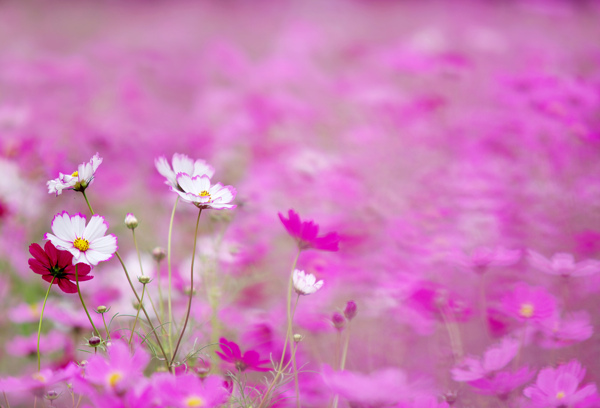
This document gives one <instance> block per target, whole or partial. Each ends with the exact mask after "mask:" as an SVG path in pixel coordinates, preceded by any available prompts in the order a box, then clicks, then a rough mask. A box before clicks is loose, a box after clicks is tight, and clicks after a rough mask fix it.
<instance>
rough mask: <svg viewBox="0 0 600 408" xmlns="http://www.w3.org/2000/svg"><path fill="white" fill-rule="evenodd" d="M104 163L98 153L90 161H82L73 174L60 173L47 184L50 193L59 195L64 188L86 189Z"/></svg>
mask: <svg viewBox="0 0 600 408" xmlns="http://www.w3.org/2000/svg"><path fill="white" fill-rule="evenodd" d="M101 163H102V158H101V157H100V156H99V155H98V153H96V154H95V155H94V156H93V157H92V158H91V159H90V161H89V163H81V164H80V165H79V166H78V167H77V170H76V171H74V172H73V173H71V174H63V173H59V176H58V178H55V179H54V180H49V181H48V182H47V183H46V185H47V186H48V193H50V194H52V193H55V194H56V195H57V196H58V195H60V194H61V193H62V191H63V190H65V189H67V190H75V191H84V190H85V189H86V188H87V187H88V186H89V185H90V184H92V181H94V175H95V174H96V170H97V169H98V166H100V164H101Z"/></svg>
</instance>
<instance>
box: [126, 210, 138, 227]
mask: <svg viewBox="0 0 600 408" xmlns="http://www.w3.org/2000/svg"><path fill="white" fill-rule="evenodd" d="M138 225H139V222H138V220H137V218H135V215H133V214H132V213H127V216H126V217H125V226H127V228H129V229H134V228H136V227H137V226H138Z"/></svg>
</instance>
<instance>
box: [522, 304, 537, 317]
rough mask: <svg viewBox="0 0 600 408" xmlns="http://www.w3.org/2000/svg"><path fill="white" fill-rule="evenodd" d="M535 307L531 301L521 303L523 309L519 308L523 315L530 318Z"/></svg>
mask: <svg viewBox="0 0 600 408" xmlns="http://www.w3.org/2000/svg"><path fill="white" fill-rule="evenodd" d="M533 312H534V308H533V305H532V304H531V303H523V304H522V305H521V309H520V310H519V314H520V315H521V316H523V317H526V318H528V319H529V318H530V317H531V316H533Z"/></svg>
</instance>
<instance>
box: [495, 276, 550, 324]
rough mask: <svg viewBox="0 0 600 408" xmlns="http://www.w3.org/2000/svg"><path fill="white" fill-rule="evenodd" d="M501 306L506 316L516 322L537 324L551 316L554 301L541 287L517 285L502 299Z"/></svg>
mask: <svg viewBox="0 0 600 408" xmlns="http://www.w3.org/2000/svg"><path fill="white" fill-rule="evenodd" d="M502 306H503V309H504V312H505V313H506V314H508V315H509V316H511V317H513V318H515V319H517V320H521V321H536V322H539V321H541V320H544V319H547V318H548V317H550V316H552V315H553V313H554V311H555V310H556V299H555V298H554V296H552V295H551V294H549V293H548V292H547V291H546V289H544V288H543V287H531V286H528V285H526V284H524V283H519V284H518V285H516V286H515V288H514V290H513V291H511V292H510V293H508V294H507V295H506V296H505V297H504V299H503V301H502Z"/></svg>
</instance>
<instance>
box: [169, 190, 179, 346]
mask: <svg viewBox="0 0 600 408" xmlns="http://www.w3.org/2000/svg"><path fill="white" fill-rule="evenodd" d="M177 203H179V195H178V196H177V199H176V200H175V205H173V211H172V212H171V221H170V222H169V239H168V241H167V269H168V274H169V292H168V293H167V304H168V307H169V336H168V339H169V350H173V338H172V337H173V309H172V306H171V287H172V284H171V241H172V238H173V222H174V221H175V209H177Z"/></svg>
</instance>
